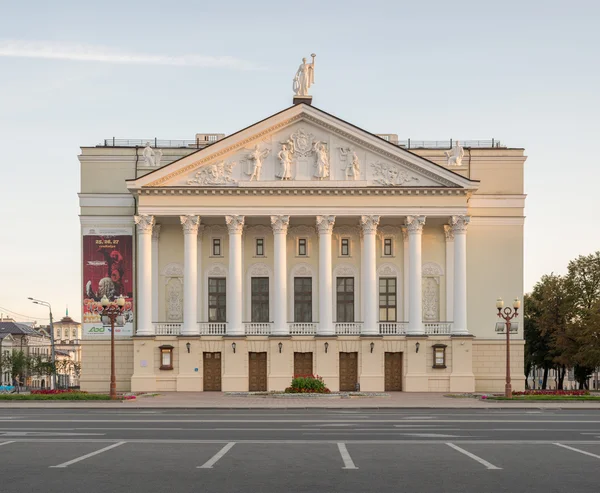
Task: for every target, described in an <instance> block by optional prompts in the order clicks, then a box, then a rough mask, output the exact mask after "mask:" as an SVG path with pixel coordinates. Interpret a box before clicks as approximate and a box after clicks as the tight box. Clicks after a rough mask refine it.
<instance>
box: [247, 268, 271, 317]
mask: <svg viewBox="0 0 600 493" xmlns="http://www.w3.org/2000/svg"><path fill="white" fill-rule="evenodd" d="M251 291H252V293H251V295H252V312H251V320H250V321H251V322H268V321H269V278H268V277H253V278H252V279H251Z"/></svg>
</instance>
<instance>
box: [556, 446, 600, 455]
mask: <svg viewBox="0 0 600 493" xmlns="http://www.w3.org/2000/svg"><path fill="white" fill-rule="evenodd" d="M554 445H556V446H557V447H562V448H566V449H569V450H572V451H573V452H579V453H580V454H583V455H589V456H590V457H595V458H596V459H600V455H596V454H592V453H591V452H586V451H585V450H581V449H578V448H575V447H569V446H568V445H563V444H562V443H555V444H554Z"/></svg>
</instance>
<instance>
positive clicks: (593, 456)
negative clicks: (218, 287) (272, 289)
mask: <svg viewBox="0 0 600 493" xmlns="http://www.w3.org/2000/svg"><path fill="white" fill-rule="evenodd" d="M599 485H600V411H593V410H589V411H587V410H585V411H575V410H572V411H568V410H547V411H538V410H535V411H534V410H492V409H490V410H466V409H465V410H447V409H435V410H432V409H427V410H422V411H421V410H414V409H404V410H392V409H388V410H374V409H368V410H360V409H359V410H336V409H322V410H321V409H312V410H298V409H296V410H263V409H257V410H241V409H240V410H230V409H222V410H185V409H180V410H134V409H132V410H114V411H113V410H98V409H89V410H59V409H27V410H23V409H18V410H17V409H15V410H10V409H3V410H0V492H1V493H12V492H23V491H36V490H43V491H45V492H50V493H52V492H59V491H60V492H61V493H64V491H65V490H68V491H69V492H71V491H73V492H77V491H85V492H86V493H96V492H121V491H127V492H145V493H146V492H154V491H156V492H158V491H160V492H164V491H170V492H174V493H176V492H187V491H190V492H191V491H194V492H198V491H202V492H278V491H285V492H296V491H298V492H318V491H324V492H370V491H375V492H388V491H389V492H392V491H394V492H408V493H414V492H457V493H458V492H462V493H464V492H471V491H473V492H475V491H476V492H486V493H487V492H492V493H495V492H505V491H506V492H508V491H510V492H521V491H523V492H525V491H526V492H536V493H537V492H540V493H541V492H544V493H549V492H567V491H569V492H576V493H579V492H581V493H585V492H594V493H597V492H598V491H600V486H599Z"/></svg>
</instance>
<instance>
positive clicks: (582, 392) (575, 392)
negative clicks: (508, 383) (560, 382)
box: [513, 390, 590, 395]
mask: <svg viewBox="0 0 600 493" xmlns="http://www.w3.org/2000/svg"><path fill="white" fill-rule="evenodd" d="M513 395H590V391H589V390H526V391H524V392H513Z"/></svg>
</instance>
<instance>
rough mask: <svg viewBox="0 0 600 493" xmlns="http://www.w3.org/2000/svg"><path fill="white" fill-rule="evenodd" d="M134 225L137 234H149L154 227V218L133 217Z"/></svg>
mask: <svg viewBox="0 0 600 493" xmlns="http://www.w3.org/2000/svg"><path fill="white" fill-rule="evenodd" d="M133 220H134V221H135V224H137V229H138V233H140V234H151V233H152V228H153V226H154V216H149V215H148V214H141V215H139V216H133Z"/></svg>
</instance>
